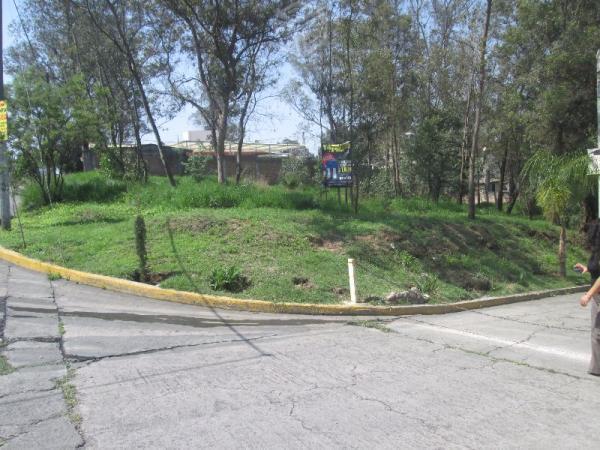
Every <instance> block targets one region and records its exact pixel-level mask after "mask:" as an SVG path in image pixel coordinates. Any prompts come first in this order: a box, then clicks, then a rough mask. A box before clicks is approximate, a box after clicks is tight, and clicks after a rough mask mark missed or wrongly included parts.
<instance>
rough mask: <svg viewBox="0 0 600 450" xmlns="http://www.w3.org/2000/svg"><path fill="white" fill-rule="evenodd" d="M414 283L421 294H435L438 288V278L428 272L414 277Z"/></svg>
mask: <svg viewBox="0 0 600 450" xmlns="http://www.w3.org/2000/svg"><path fill="white" fill-rule="evenodd" d="M414 282H415V285H416V287H417V289H418V290H419V291H421V292H422V293H423V294H428V295H431V296H434V295H436V294H437V293H438V292H439V290H440V283H439V280H438V278H437V277H436V276H435V275H433V274H429V273H422V274H420V275H419V276H418V277H415V279H414Z"/></svg>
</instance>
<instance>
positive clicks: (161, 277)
mask: <svg viewBox="0 0 600 450" xmlns="http://www.w3.org/2000/svg"><path fill="white" fill-rule="evenodd" d="M180 274H181V272H150V273H149V274H148V279H147V280H145V281H143V280H142V277H141V275H140V271H139V270H138V269H136V270H135V271H134V272H133V273H132V274H131V276H130V277H129V278H130V279H131V280H133V281H137V282H138V283H146V284H152V285H154V286H158V285H159V284H160V283H162V282H163V281H165V280H166V279H167V278H171V277H173V276H175V275H180Z"/></svg>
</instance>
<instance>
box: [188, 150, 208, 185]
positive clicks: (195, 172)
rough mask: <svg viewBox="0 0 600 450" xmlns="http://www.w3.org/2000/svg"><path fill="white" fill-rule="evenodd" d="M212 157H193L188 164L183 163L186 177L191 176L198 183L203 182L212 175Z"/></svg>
mask: <svg viewBox="0 0 600 450" xmlns="http://www.w3.org/2000/svg"><path fill="white" fill-rule="evenodd" d="M212 159H213V158H212V157H210V156H202V155H192V156H190V157H189V159H188V160H187V162H185V163H183V166H184V168H185V173H186V175H190V176H191V177H192V178H193V179H194V180H196V181H202V180H203V179H204V178H206V177H207V176H208V175H209V174H210V170H209V164H210V162H211V161H212Z"/></svg>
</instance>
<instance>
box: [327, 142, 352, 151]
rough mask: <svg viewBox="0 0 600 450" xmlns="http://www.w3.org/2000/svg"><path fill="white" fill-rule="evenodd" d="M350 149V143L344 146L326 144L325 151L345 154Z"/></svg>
mask: <svg viewBox="0 0 600 450" xmlns="http://www.w3.org/2000/svg"><path fill="white" fill-rule="evenodd" d="M349 149H350V142H344V143H343V144H324V145H323V151H324V152H327V153H344V152H345V151H347V150H349Z"/></svg>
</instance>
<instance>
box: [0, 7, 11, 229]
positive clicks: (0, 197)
mask: <svg viewBox="0 0 600 450" xmlns="http://www.w3.org/2000/svg"><path fill="white" fill-rule="evenodd" d="M2 34H3V33H2V1H0V100H5V98H4V64H3V52H2V45H3V43H2ZM9 189H10V181H9V174H8V155H7V148H6V141H5V140H4V139H1V138H0V210H1V211H0V220H1V221H2V228H3V229H4V230H10V195H9Z"/></svg>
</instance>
